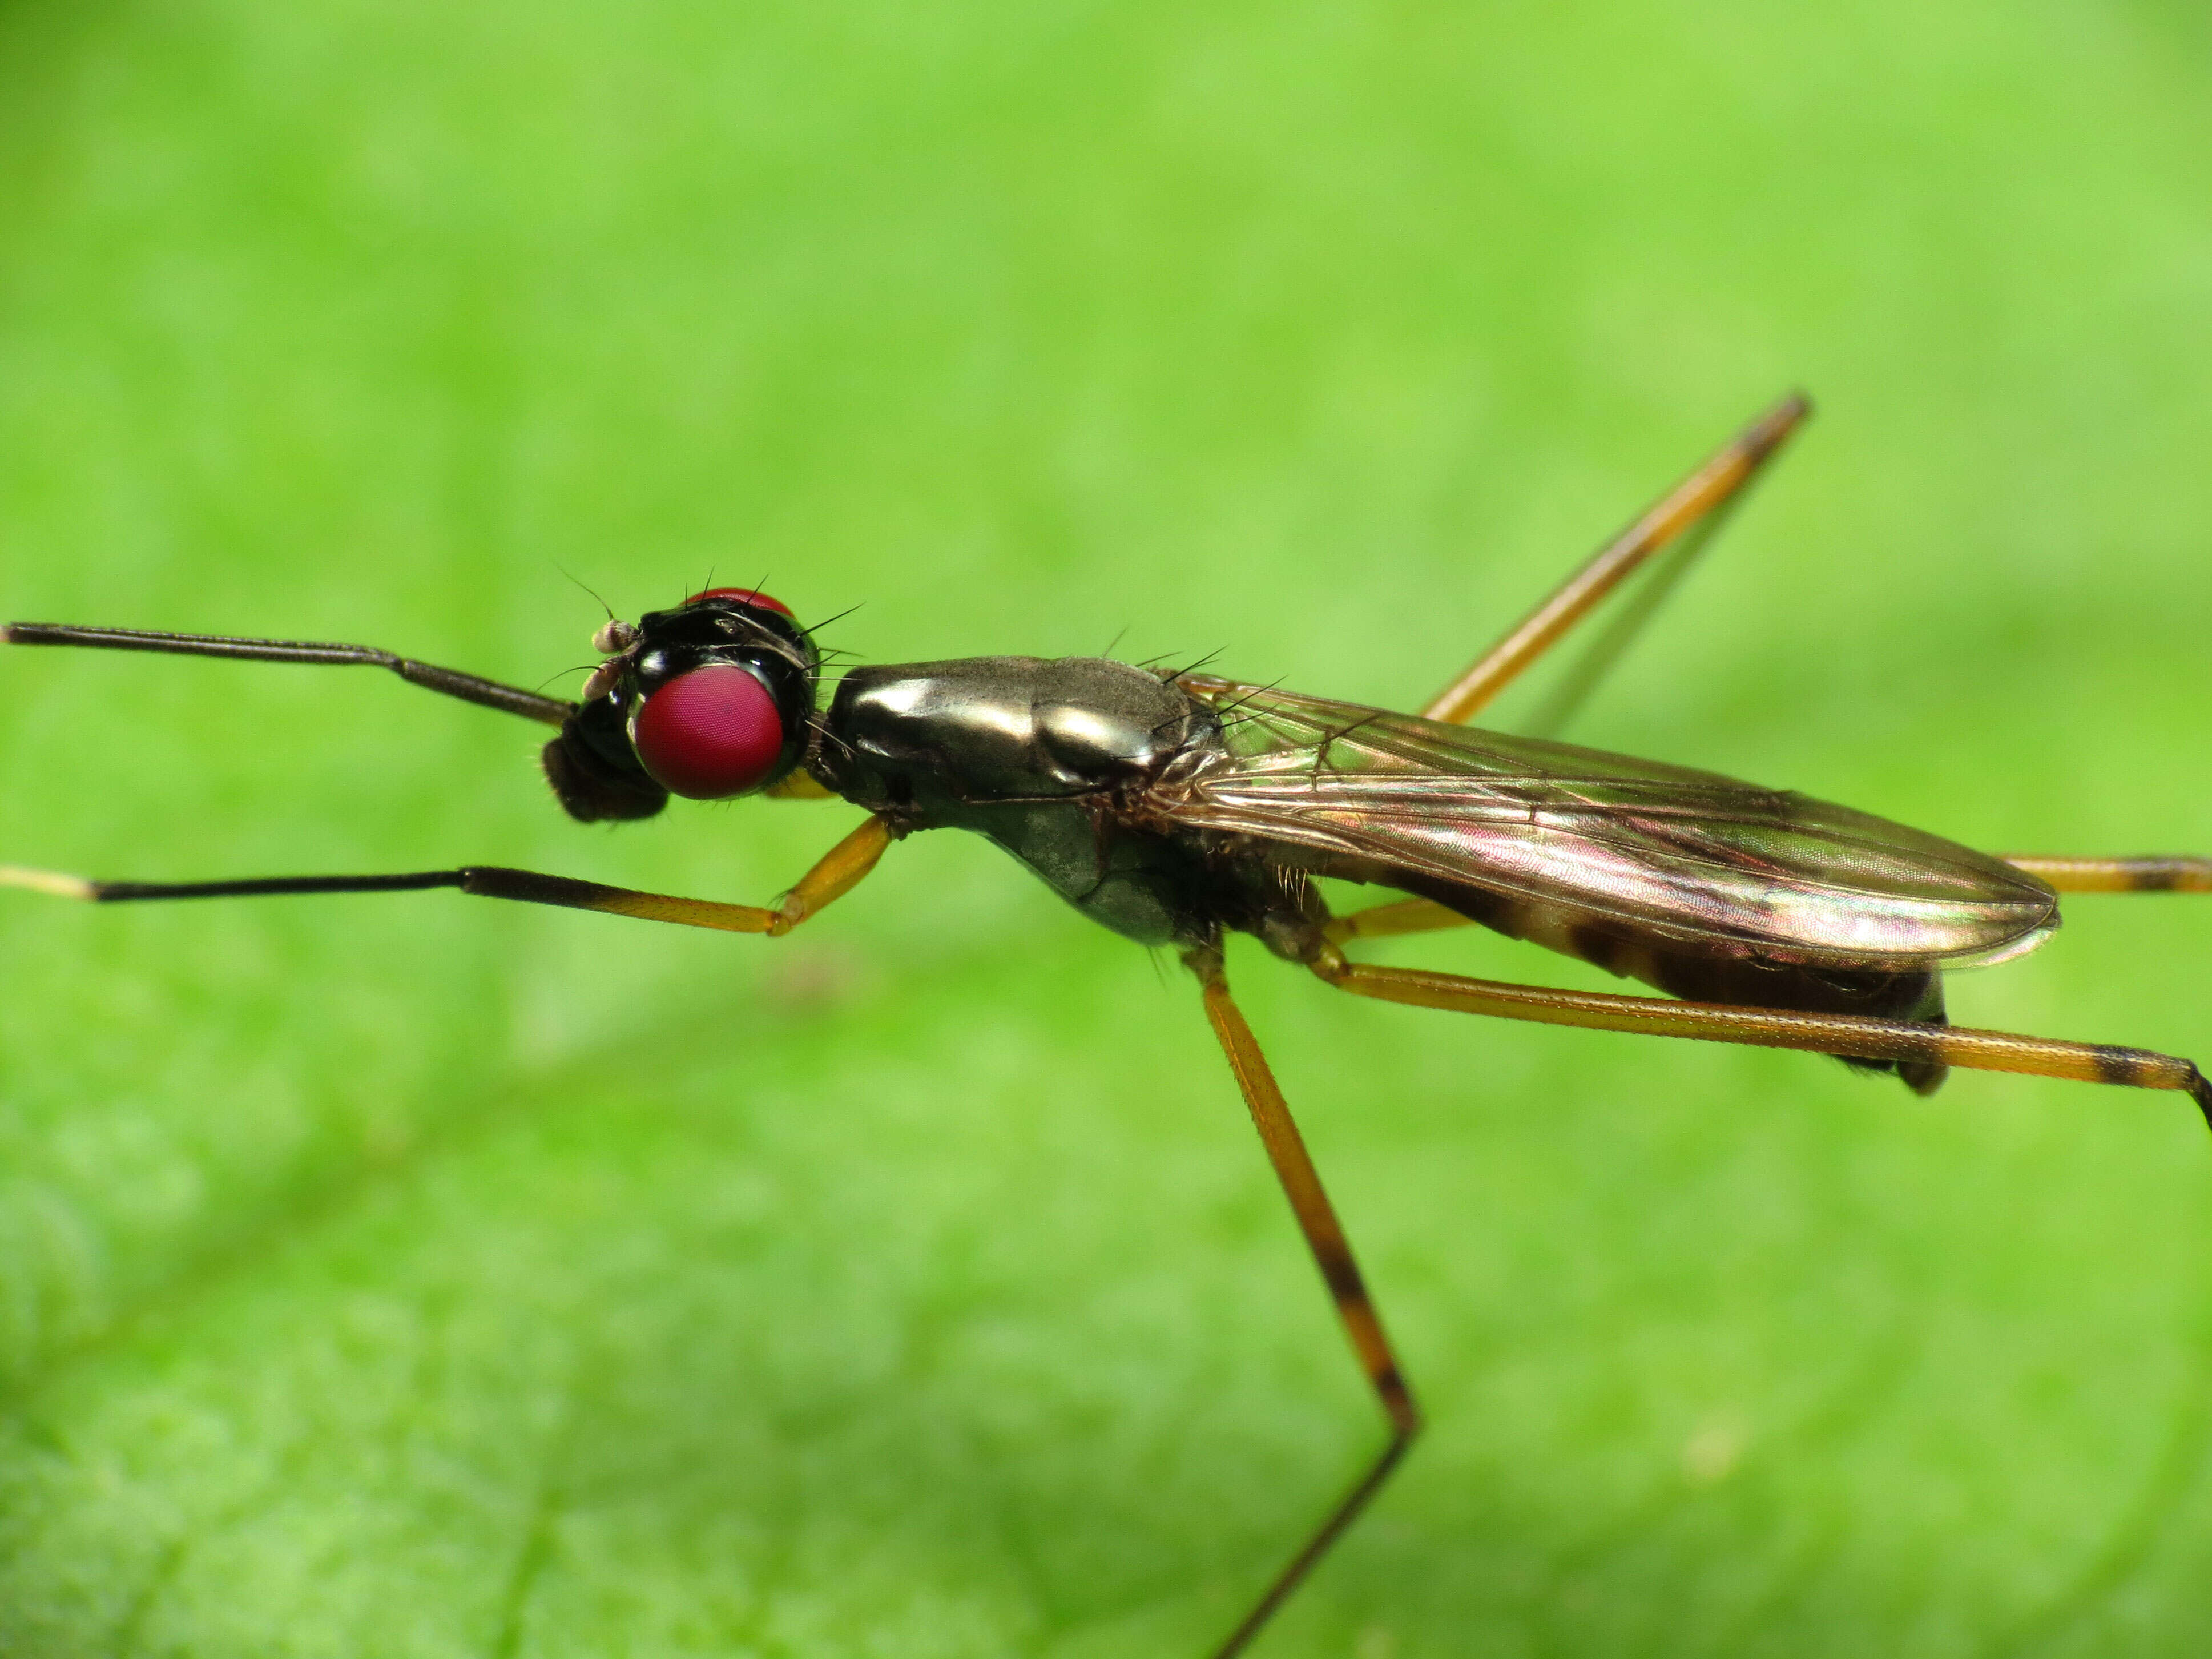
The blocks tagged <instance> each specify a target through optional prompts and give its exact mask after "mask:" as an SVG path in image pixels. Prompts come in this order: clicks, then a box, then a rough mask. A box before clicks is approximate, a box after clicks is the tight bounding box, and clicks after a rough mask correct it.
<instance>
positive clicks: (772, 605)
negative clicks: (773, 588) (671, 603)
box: [684, 587, 799, 622]
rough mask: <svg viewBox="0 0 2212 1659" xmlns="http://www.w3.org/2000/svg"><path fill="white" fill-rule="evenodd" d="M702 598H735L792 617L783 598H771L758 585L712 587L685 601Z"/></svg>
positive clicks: (694, 600)
mask: <svg viewBox="0 0 2212 1659" xmlns="http://www.w3.org/2000/svg"><path fill="white" fill-rule="evenodd" d="M702 599H735V600H736V601H737V602H738V604H739V605H758V606H760V608H761V609H762V610H763V611H780V612H781V613H782V614H783V615H784V616H787V617H791V607H790V606H789V605H786V604H785V603H784V602H783V601H782V600H781V599H770V598H769V596H768V595H767V594H765V593H763V592H761V591H760V590H759V589H758V588H757V587H710V588H708V590H707V591H706V592H703V593H694V594H693V595H692V596H691V597H690V599H686V600H684V604H686V605H696V604H698V603H699V601H700V600H702ZM791 619H792V621H793V622H797V621H798V620H799V618H798V617H791Z"/></svg>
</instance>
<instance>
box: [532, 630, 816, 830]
mask: <svg viewBox="0 0 2212 1659" xmlns="http://www.w3.org/2000/svg"><path fill="white" fill-rule="evenodd" d="M592 646H593V647H594V648H595V649H597V650H599V651H600V652H602V653H606V657H605V661H603V662H601V663H600V665H599V667H598V668H597V669H595V670H593V671H592V678H590V680H589V681H587V682H586V684H585V687H584V697H583V702H581V704H580V706H579V707H578V708H577V710H576V712H575V713H574V714H572V715H571V716H569V718H568V721H567V723H566V724H564V725H563V726H562V728H561V735H560V736H559V737H557V738H555V739H554V740H553V741H552V742H551V743H549V744H546V745H545V753H544V766H545V776H546V779H547V781H549V782H550V783H551V784H552V786H553V793H555V795H556V796H557V797H559V799H560V802H561V805H562V808H563V809H564V810H565V811H567V812H568V815H569V817H573V818H576V819H579V820H580V821H582V822H584V823H594V822H598V821H600V820H605V819H621V818H645V817H652V816H653V814H654V813H656V812H658V811H660V809H661V808H662V807H664V806H665V805H667V804H668V797H669V796H670V795H671V794H678V795H684V796H686V797H689V798H690V799H694V800H727V799H731V798H732V797H733V796H737V795H747V794H751V793H755V792H756V791H757V790H761V789H765V788H768V787H770V786H771V785H774V784H775V783H777V782H779V781H781V780H782V779H783V778H785V777H787V776H788V775H790V774H791V772H792V771H793V769H794V768H796V767H797V766H798V765H799V762H800V761H801V760H802V759H803V758H804V757H805V751H806V744H807V739H808V734H809V732H810V730H811V726H812V723H813V715H814V695H815V684H816V681H817V678H818V677H819V674H820V670H821V654H820V653H819V652H818V651H817V649H816V648H815V645H814V641H813V638H812V636H811V635H809V634H808V633H807V631H806V630H805V629H804V628H802V627H800V626H799V623H798V621H797V620H796V619H795V618H794V617H793V616H792V614H791V612H790V611H789V610H788V609H787V608H786V607H785V606H784V605H782V604H781V602H779V601H777V600H775V599H770V598H769V596H768V595H767V594H765V593H761V592H755V591H753V590H752V589H750V588H736V587H716V588H709V589H708V591H707V592H703V593H695V594H693V595H692V596H691V597H690V599H686V600H685V601H684V603H683V604H682V605H678V606H677V607H676V608H675V609H674V610H672V611H647V612H646V614H645V615H644V616H642V617H640V618H639V619H638V620H637V621H636V622H635V623H625V622H610V623H607V624H606V626H605V627H604V628H602V629H599V632H598V634H596V635H593V637H592Z"/></svg>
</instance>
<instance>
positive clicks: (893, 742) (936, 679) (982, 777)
mask: <svg viewBox="0 0 2212 1659" xmlns="http://www.w3.org/2000/svg"><path fill="white" fill-rule="evenodd" d="M1211 720H1212V717H1211V715H1210V714H1207V713H1206V711H1205V710H1203V709H1201V708H1200V707H1199V706H1198V705H1197V704H1196V703H1194V702H1193V701H1192V699H1191V698H1190V697H1188V696H1186V695H1185V694H1184V693H1183V692H1182V691H1181V690H1177V689H1176V688H1175V687H1173V686H1170V685H1168V684H1164V683H1163V682H1162V681H1161V680H1160V679H1159V678H1158V677H1157V676H1155V675H1152V674H1149V673H1146V671H1144V670H1142V669H1139V668H1133V667H1131V666H1129V665H1127V664H1126V663H1118V662H1109V661H1106V660H1104V659H1099V658H1095V657H1063V658H1058V659H1049V658H1042V657H968V658H963V659H958V660H956V661H951V662H934V663H902V664H893V665H884V666H881V667H872V668H860V669H855V670H854V671H852V672H851V673H849V674H848V675H847V676H846V677H845V678H844V680H843V681H842V683H841V684H839V686H838V688H837V695H836V698H835V700H834V701H833V702H831V704H830V707H829V714H828V715H827V717H826V719H825V720H824V722H823V738H824V740H823V744H822V745H821V749H820V759H819V767H820V769H821V770H822V772H823V774H824V775H823V781H824V782H826V783H829V785H830V786H831V787H833V788H835V789H836V790H837V792H838V793H841V794H842V795H844V796H846V797H847V799H851V800H854V801H857V802H859V803H860V805H866V806H871V807H875V808H877V809H878V810H884V811H894V812H901V811H906V812H910V813H912V814H913V815H915V819H916V822H917V823H926V822H928V821H931V820H932V819H933V817H935V815H936V814H937V813H938V812H939V811H941V810H943V809H945V808H957V807H959V806H964V805H982V804H987V803H991V802H1013V801H1024V800H1037V799H1052V798H1055V797H1073V796H1079V795H1091V794H1096V793H1100V792H1104V791H1121V790H1128V789H1134V788H1139V787H1143V786H1144V785H1145V784H1146V782H1148V781H1150V780H1151V779H1152V778H1153V777H1155V776H1157V775H1158V773H1159V772H1160V770H1161V769H1163V768H1164V766H1165V765H1166V764H1167V763H1169V762H1170V760H1172V759H1173V758H1174V757H1175V756H1176V755H1177V754H1178V753H1180V752H1181V751H1182V750H1183V748H1184V747H1185V746H1186V745H1187V744H1188V743H1189V742H1190V741H1191V740H1192V738H1193V735H1194V731H1195V730H1196V729H1197V728H1199V727H1200V726H1206V728H1207V729H1209V730H1210V729H1211V724H1210V723H1211ZM937 821H940V822H941V821H945V820H944V819H941V818H940V819H938V820H937Z"/></svg>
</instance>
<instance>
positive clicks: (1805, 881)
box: [1157, 675, 2057, 968]
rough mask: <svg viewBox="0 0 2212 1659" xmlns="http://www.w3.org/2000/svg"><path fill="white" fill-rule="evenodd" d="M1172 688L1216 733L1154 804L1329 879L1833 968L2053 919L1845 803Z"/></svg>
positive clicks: (2001, 885)
mask: <svg viewBox="0 0 2212 1659" xmlns="http://www.w3.org/2000/svg"><path fill="white" fill-rule="evenodd" d="M1178 684H1181V685H1182V686H1183V687H1184V688H1185V689H1186V690H1188V691H1190V692H1191V694H1192V695H1193V696H1196V697H1198V698H1199V699H1200V700H1201V701H1202V702H1206V703H1208V704H1210V705H1211V706H1212V707H1213V708H1215V709H1216V710H1217V711H1218V713H1219V714H1220V715H1221V716H1222V720H1223V726H1224V747H1223V749H1222V750H1219V751H1217V752H1214V753H1212V754H1211V755H1209V756H1206V757H1201V758H1199V759H1197V760H1195V761H1194V763H1192V764H1191V765H1190V766H1189V767H1188V768H1187V769H1184V770H1183V771H1182V772H1181V773H1180V774H1177V775H1171V776H1170V778H1168V779H1167V780H1164V781H1163V784H1162V785H1161V787H1160V788H1159V790H1158V801H1157V805H1158V807H1159V809H1160V810H1161V811H1163V812H1164V813H1165V814H1166V815H1167V816H1169V817H1171V818H1172V819H1173V820H1174V822H1176V823H1179V824H1184V825H1190V826H1194V827H1199V828H1204V829H1214V830H1218V831H1221V832H1223V833H1225V834H1231V835H1242V836H1251V837H1254V838H1255V839H1257V840H1260V841H1263V842H1272V843H1274V844H1277V845H1279V846H1281V847H1285V848H1297V849H1302V850H1303V852H1304V854H1305V856H1304V858H1302V859H1301V860H1299V861H1300V862H1301V863H1304V864H1305V865H1307V866H1310V867H1312V868H1316V869H1318V870H1320V871H1322V872H1323V873H1336V874H1345V875H1349V876H1352V878H1355V879H1361V880H1367V881H1376V882H1381V883H1384V884H1389V885H1396V886H1407V885H1408V884H1409V882H1408V879H1407V878H1411V881H1410V884H1411V886H1412V887H1413V890H1426V889H1432V888H1434V887H1435V886H1437V885H1438V884H1441V885H1443V886H1445V887H1447V888H1449V887H1460V888H1474V889H1479V890H1481V891H1482V892H1484V893H1487V894H1490V895H1492V896H1503V897H1504V898H1506V899H1509V900H1513V901H1518V902H1522V903H1523V904H1528V905H1535V906H1548V907H1551V908H1553V910H1554V911H1557V912H1559V913H1562V914H1563V915H1564V916H1565V919H1566V920H1567V921H1570V922H1589V923H1594V924H1596V925H1600V926H1604V927H1610V928H1613V929H1615V930H1618V931H1623V932H1626V933H1631V934H1634V935H1641V936H1653V937H1656V938H1658V939H1668V940H1672V941H1674V942H1675V943H1676V944H1678V945H1684V946H1686V947H1688V948H1692V949H1697V950H1705V951H1711V950H1715V949H1720V950H1724V951H1735V952H1741V951H1755V952H1759V953H1761V954H1769V955H1771V956H1773V957H1776V958H1778V959H1785V960H1789V961H1793V962H1799V963H1810V964H1814V965H1827V966H1834V967H1839V968H1840V967H1848V968H1864V967H1869V966H1875V965H1896V966H1899V967H1903V966H1908V965H1910V966H1926V965H1933V964H1936V963H1962V962H1966V961H1990V960H1995V959H1996V958H1998V957H2005V956H2010V955H2014V954H2016V953H2017V952H2019V951H2024V950H2027V949H2029V948H2031V947H2032V946H2033V945H2036V944H2038V943H2039V942H2040V941H2041V940H2042V939H2043V938H2044V937H2045V936H2046V935H2047V934H2048V933H2050V931H2051V928H2052V927H2055V926H2056V925H2057V900H2056V898H2055V896H2054V895H2053V894H2052V892H2051V889H2050V888H2048V887H2047V886H2045V884H2043V883H2042V882H2040V881H2038V880H2037V879H2036V878H2033V876H2029V875H2027V874H2025V873H2023V872H2021V871H2019V870H2015V869H2014V868H2013V867H2012V866H2009V865H2008V864H2005V863H2003V862H2002V861H2001V860H1996V859H1994V858H1990V857H1989V856H1987V855H1985V854H1980V853H1977V852H1974V851H1972V849H1971V848H1965V847H1960V846H1959V845H1957V844H1956V843H1955V842H1948V841H1944V840H1942V839H1941V838H1940V837H1938V836H1930V835H1925V834H1923V833H1922V832H1921V831H1919V830H1917V829H1907V828H1905V826H1904V825H1902V824H1897V823H1888V822H1887V821H1885V820H1883V819H1881V818H1877V817H1870V816H1869V815H1868V814H1866V813H1863V812H1855V811H1851V810H1850V809H1849V808H1848V807H1842V806H1835V805H1830V804H1828V803H1827V802H1826V801H1819V800H1814V799H1809V798H1808V797H1806V796H1803V795H1799V794H1794V793H1788V792H1784V791H1778V790H1771V789H1760V788H1757V787H1753V786H1752V785H1750V784H1746V783H1739V782H1737V781H1735V780H1734V779H1731V778H1724V777H1722V776H1720V775H1717V774H1715V773H1711V772H1699V771H1693V770H1692V769H1688V768H1686V767H1679V766H1666V765H1662V764H1659V763H1656V762H1651V761H1641V760H1634V759H1631V758H1629V757H1626V756H1621V755H1608V754H1604V753H1601V752H1600V751H1598V750H1592V749H1582V748H1577V747H1576V746H1574V745H1572V744H1561V743H1553V742H1549V741H1547V740H1545V739H1541V738H1521V737H1512V736H1507V735H1504V734H1501V733H1498V732H1485V731H1480V730H1477V729H1473V728H1470V727H1467V726H1451V725H1446V724H1444V723H1443V722H1441V721H1437V720H1423V719H1421V718H1420V717H1419V716H1418V715H1413V714H1390V713H1387V712H1385V711H1383V710H1381V709H1376V708H1364V707H1362V706H1360V705H1358V704H1357V703H1345V702H1329V701H1328V700H1325V699H1323V698H1319V697H1307V696H1299V695H1297V694H1296V693H1293V692H1285V691H1277V690H1267V689H1264V688H1261V687H1256V686H1249V685H1240V684H1235V683H1233V682H1231V681H1226V680H1218V679H1214V678H1211V677H1204V676H1195V675H1186V676H1184V677H1182V679H1181V680H1180V681H1179V682H1178ZM1431 896H1435V895H1434V894H1433V893H1431Z"/></svg>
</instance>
